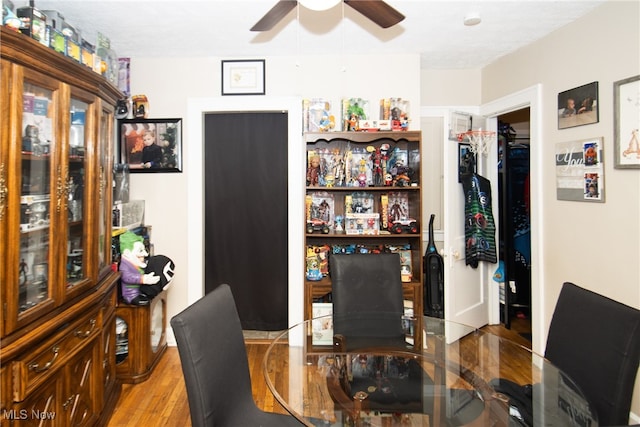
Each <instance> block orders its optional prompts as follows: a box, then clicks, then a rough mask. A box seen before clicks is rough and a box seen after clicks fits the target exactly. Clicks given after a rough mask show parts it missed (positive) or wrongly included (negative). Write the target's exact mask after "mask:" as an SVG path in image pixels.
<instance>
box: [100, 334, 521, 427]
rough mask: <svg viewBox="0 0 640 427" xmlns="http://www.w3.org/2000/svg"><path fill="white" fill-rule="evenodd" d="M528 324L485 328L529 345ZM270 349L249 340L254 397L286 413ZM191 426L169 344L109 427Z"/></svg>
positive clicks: (127, 393)
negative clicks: (267, 373)
mask: <svg viewBox="0 0 640 427" xmlns="http://www.w3.org/2000/svg"><path fill="white" fill-rule="evenodd" d="M526 327H527V325H526V324H521V325H517V324H512V329H510V330H508V329H505V328H504V327H502V326H499V325H496V326H485V327H484V328H483V329H484V330H486V331H487V332H490V333H493V334H495V335H500V336H504V337H506V338H509V339H511V340H512V341H515V342H517V343H519V344H521V345H523V346H525V347H527V348H531V342H530V341H528V340H527V339H525V338H524V337H523V336H522V335H520V332H524V333H526V332H527V330H526ZM266 349H267V344H266V342H265V341H264V340H249V341H248V342H247V356H248V359H249V369H250V373H251V380H252V385H253V398H254V400H255V401H256V404H257V405H258V407H260V408H262V409H263V410H265V411H270V412H280V413H286V412H285V410H284V408H282V406H280V404H279V403H278V402H277V401H276V400H275V398H274V397H273V395H272V394H271V392H270V391H269V389H268V388H267V386H266V384H265V382H264V380H263V377H262V359H263V357H264V353H265V351H266ZM139 425H144V426H150V427H156V426H157V427H161V426H169V427H190V426H191V419H190V416H189V404H188V402H187V393H186V389H185V385H184V379H183V376H182V368H181V366H180V358H179V356H178V349H177V348H175V347H169V348H168V349H167V351H166V352H165V354H164V356H162V359H161V360H160V362H159V363H158V366H156V369H155V370H154V372H153V373H152V374H151V376H150V377H149V379H148V380H147V381H145V382H143V383H140V384H124V385H123V387H122V394H121V396H120V400H119V401H118V403H117V405H116V408H115V410H114V413H113V416H112V417H111V420H110V421H109V424H108V427H128V426H131V427H133V426H139Z"/></svg>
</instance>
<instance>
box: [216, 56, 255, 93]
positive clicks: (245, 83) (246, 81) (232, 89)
mask: <svg viewBox="0 0 640 427" xmlns="http://www.w3.org/2000/svg"><path fill="white" fill-rule="evenodd" d="M222 94H223V95H264V94H265V61H264V59H251V60H227V61H224V60H223V61H222Z"/></svg>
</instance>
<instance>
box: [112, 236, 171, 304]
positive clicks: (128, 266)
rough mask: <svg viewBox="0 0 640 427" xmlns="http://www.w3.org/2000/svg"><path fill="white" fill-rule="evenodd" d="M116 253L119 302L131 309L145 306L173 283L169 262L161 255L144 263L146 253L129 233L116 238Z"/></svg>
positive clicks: (135, 237) (169, 260)
mask: <svg viewBox="0 0 640 427" xmlns="http://www.w3.org/2000/svg"><path fill="white" fill-rule="evenodd" d="M120 251H121V253H122V257H121V259H120V266H119V270H120V272H121V273H122V276H121V282H122V299H123V300H124V302H126V303H127V304H132V305H147V304H149V302H150V300H151V299H153V297H155V296H156V295H157V294H159V293H160V292H162V290H163V289H166V288H167V287H168V286H169V284H170V283H171V281H172V280H173V274H174V273H173V270H174V268H175V266H174V264H173V261H171V259H169V258H167V257H166V256H164V255H155V256H152V257H151V258H150V259H149V261H148V262H147V259H146V258H147V256H148V255H149V253H148V252H147V251H146V249H145V247H144V243H143V239H142V237H140V236H138V235H136V234H135V233H132V232H131V231H127V232H125V233H123V234H122V235H121V236H120Z"/></svg>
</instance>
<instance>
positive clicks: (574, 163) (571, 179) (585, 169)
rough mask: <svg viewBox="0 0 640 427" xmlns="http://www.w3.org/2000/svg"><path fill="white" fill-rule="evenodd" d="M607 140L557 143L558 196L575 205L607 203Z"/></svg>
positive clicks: (595, 139) (594, 139)
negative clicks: (605, 159)
mask: <svg viewBox="0 0 640 427" xmlns="http://www.w3.org/2000/svg"><path fill="white" fill-rule="evenodd" d="M603 153H604V138H602V137H599V138H591V139H585V140H580V141H569V142H561V143H558V144H556V159H555V160H556V196H557V199H558V200H568V201H574V202H604V196H605V189H604V161H603Z"/></svg>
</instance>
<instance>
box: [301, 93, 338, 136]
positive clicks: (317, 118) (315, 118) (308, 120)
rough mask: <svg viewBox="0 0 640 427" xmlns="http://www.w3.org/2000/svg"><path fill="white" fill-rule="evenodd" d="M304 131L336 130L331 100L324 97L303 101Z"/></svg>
mask: <svg viewBox="0 0 640 427" xmlns="http://www.w3.org/2000/svg"><path fill="white" fill-rule="evenodd" d="M302 120H303V124H302V126H303V127H302V129H303V132H328V131H332V130H335V128H336V118H335V116H334V115H333V113H332V112H331V101H329V100H327V99H324V98H312V99H304V100H303V101H302Z"/></svg>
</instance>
